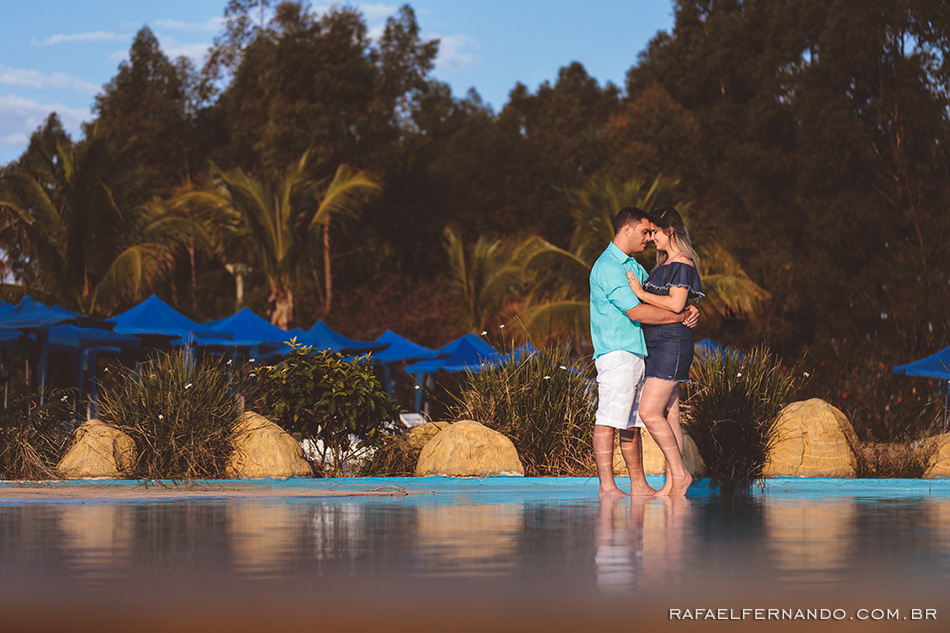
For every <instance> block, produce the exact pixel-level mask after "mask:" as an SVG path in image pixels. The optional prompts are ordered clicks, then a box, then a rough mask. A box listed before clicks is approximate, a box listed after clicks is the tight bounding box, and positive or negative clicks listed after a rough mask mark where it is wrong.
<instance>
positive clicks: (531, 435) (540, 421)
mask: <svg viewBox="0 0 950 633" xmlns="http://www.w3.org/2000/svg"><path fill="white" fill-rule="evenodd" d="M594 391H595V393H596V388H595V389H594ZM452 416H453V418H454V419H456V420H459V419H471V420H475V421H477V422H481V423H482V424H484V425H486V426H488V427H490V428H492V429H494V430H496V431H498V432H500V433H502V434H504V435H506V436H508V437H509V438H510V439H511V441H512V442H513V443H514V445H515V448H516V449H517V450H518V456H519V457H520V458H521V463H522V464H523V465H524V468H525V475H527V476H529V477H537V476H574V475H587V474H590V473H591V472H592V470H593V463H594V462H593V449H592V448H591V433H592V432H593V428H594V408H593V401H592V396H591V394H590V392H589V381H588V377H587V372H586V371H585V368H584V367H582V366H580V364H579V363H577V362H576V361H573V360H572V359H571V357H570V355H569V353H568V351H567V350H566V349H547V350H543V351H537V352H534V353H532V354H528V355H527V356H525V357H523V358H521V359H520V360H512V361H509V362H506V363H504V364H502V365H499V366H495V367H491V368H486V369H483V370H482V371H480V372H479V373H472V374H471V375H470V376H469V381H468V386H467V387H466V388H465V389H464V390H463V392H462V394H461V395H460V396H459V402H458V404H457V405H456V406H455V407H454V408H453V410H452Z"/></svg>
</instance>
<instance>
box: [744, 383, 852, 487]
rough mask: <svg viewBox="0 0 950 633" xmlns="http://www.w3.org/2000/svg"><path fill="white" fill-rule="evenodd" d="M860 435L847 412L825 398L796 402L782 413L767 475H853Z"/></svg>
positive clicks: (765, 470) (767, 464)
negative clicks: (858, 435)
mask: <svg viewBox="0 0 950 633" xmlns="http://www.w3.org/2000/svg"><path fill="white" fill-rule="evenodd" d="M857 445H858V437H857V435H856V434H855V432H854V427H852V426H851V423H850V422H849V421H848V418H847V417H846V416H845V414H844V413H842V412H841V411H839V410H838V409H836V408H835V407H833V406H831V405H830V404H828V403H827V402H825V401H824V400H820V399H818V398H812V399H811V400H805V401H802V402H793V403H791V404H789V405H788V406H786V407H785V408H784V409H782V411H781V412H780V413H779V416H778V420H777V421H776V442H775V445H774V446H773V447H772V450H771V451H769V455H768V457H767V458H766V462H765V468H764V469H763V472H762V474H763V475H765V476H766V477H854V473H855V466H856V462H857V460H856V458H855V449H856V448H857Z"/></svg>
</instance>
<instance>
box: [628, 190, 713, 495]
mask: <svg viewBox="0 0 950 633" xmlns="http://www.w3.org/2000/svg"><path fill="white" fill-rule="evenodd" d="M649 218H650V222H651V223H652V224H653V226H652V228H653V243H654V244H655V245H656V267H655V268H654V269H653V271H652V272H651V273H650V277H649V279H647V281H646V282H645V283H644V285H643V287H641V286H640V282H639V281H638V280H637V278H636V277H635V276H633V274H632V273H627V278H628V280H629V281H630V287H631V288H632V289H633V292H634V293H635V294H636V295H637V298H638V299H640V301H642V302H643V303H648V304H650V305H653V306H657V307H660V308H666V309H667V310H672V311H673V312H681V311H682V310H684V309H685V308H686V303H687V302H688V301H689V300H690V299H697V298H699V297H702V296H703V284H702V281H701V280H700V278H699V271H698V270H697V268H696V264H697V263H698V261H699V258H698V257H696V253H695V251H693V246H692V244H691V243H690V241H689V232H688V231H687V230H686V225H685V224H684V223H683V218H682V217H680V214H679V213H678V212H677V211H676V209H674V208H673V207H661V208H658V209H654V210H653V211H651V212H650V213H649ZM643 337H644V339H646V344H647V351H648V355H647V358H646V384H645V385H644V387H643V394H642V395H641V396H640V417H641V418H642V419H643V423H644V424H645V425H646V427H647V430H648V431H650V435H651V436H652V437H653V439H654V440H655V441H656V444H657V446H659V447H660V450H662V451H663V456H664V457H666V481H665V482H664V484H663V487H662V488H660V490H658V491H657V495H664V496H665V495H682V494H686V489H687V488H689V485H690V483H692V481H693V478H692V477H691V476H690V474H689V472H688V471H687V470H686V466H685V465H684V464H683V429H682V427H681V426H680V400H679V385H680V383H681V382H689V367H690V365H691V364H692V362H693V334H692V331H691V330H690V329H689V328H688V327H686V326H685V325H683V324H682V323H670V324H667V325H643Z"/></svg>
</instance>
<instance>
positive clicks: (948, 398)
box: [943, 380, 950, 433]
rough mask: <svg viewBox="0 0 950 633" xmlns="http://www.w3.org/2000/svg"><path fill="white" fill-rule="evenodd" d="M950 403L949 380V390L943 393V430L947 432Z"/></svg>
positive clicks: (948, 387) (949, 384)
mask: <svg viewBox="0 0 950 633" xmlns="http://www.w3.org/2000/svg"><path fill="white" fill-rule="evenodd" d="M948 405H950V380H948V381H947V392H946V393H945V394H943V432H944V433H946V432H947V413H948V409H950V407H948Z"/></svg>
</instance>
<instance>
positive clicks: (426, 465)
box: [416, 420, 524, 477]
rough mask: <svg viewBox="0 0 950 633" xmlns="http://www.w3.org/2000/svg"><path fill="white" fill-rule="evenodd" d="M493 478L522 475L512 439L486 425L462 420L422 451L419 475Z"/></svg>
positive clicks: (449, 427) (448, 428) (434, 438)
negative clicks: (495, 476)
mask: <svg viewBox="0 0 950 633" xmlns="http://www.w3.org/2000/svg"><path fill="white" fill-rule="evenodd" d="M426 475H444V476H446V477H491V476H492V475H522V476H524V466H523V465H522V464H521V460H520V459H519V458H518V451H517V450H515V445H514V444H512V442H511V440H510V439H508V438H507V437H505V436H504V435H502V434H501V433H499V432H498V431H493V430H492V429H490V428H488V427H487V426H485V425H483V424H479V423H478V422H473V421H471V420H462V421H460V422H456V423H455V424H451V425H449V426H448V427H447V428H445V429H443V430H441V431H439V433H438V435H436V436H435V437H433V438H432V439H431V440H429V442H428V443H427V444H426V445H425V448H423V449H422V454H421V455H419V461H418V463H417V464H416V476H417V477H424V476H426Z"/></svg>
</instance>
